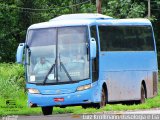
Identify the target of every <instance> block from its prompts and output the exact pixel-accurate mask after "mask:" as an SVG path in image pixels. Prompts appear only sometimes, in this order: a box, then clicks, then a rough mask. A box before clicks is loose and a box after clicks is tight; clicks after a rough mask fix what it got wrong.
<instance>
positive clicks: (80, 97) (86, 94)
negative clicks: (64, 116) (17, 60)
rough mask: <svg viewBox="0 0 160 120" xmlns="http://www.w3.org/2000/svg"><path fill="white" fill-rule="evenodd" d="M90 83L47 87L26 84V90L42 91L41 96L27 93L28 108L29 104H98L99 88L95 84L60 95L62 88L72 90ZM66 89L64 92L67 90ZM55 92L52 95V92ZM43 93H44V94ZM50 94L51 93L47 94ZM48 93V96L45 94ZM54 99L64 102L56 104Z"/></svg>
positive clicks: (87, 81)
mask: <svg viewBox="0 0 160 120" xmlns="http://www.w3.org/2000/svg"><path fill="white" fill-rule="evenodd" d="M88 83H90V80H86V81H81V82H79V83H74V84H64V85H47V86H45V87H44V86H39V85H34V84H27V88H36V89H38V90H39V91H40V92H42V91H43V94H42V93H40V94H31V93H28V106H30V104H31V103H32V104H36V105H37V106H63V105H76V104H88V103H98V102H99V101H100V92H99V86H97V82H95V83H92V87H91V88H90V89H87V90H83V91H76V90H74V91H72V92H70V93H69V92H68V93H60V92H59V91H62V90H63V89H62V88H68V89H70V90H71V89H74V88H77V86H80V85H85V84H88ZM68 89H66V90H68ZM53 90H54V91H56V90H58V91H57V93H54V94H53V92H52V91H53ZM44 91H46V92H45V93H44ZM49 91H50V92H52V94H51V93H49ZM47 92H48V94H47ZM54 98H63V99H64V101H60V102H56V101H54Z"/></svg>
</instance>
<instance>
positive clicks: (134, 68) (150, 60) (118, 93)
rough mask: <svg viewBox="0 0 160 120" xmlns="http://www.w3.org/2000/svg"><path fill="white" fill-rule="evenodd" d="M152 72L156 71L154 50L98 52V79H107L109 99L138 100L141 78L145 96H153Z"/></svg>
mask: <svg viewBox="0 0 160 120" xmlns="http://www.w3.org/2000/svg"><path fill="white" fill-rule="evenodd" d="M153 72H157V61H156V53H155V52H154V51H146V52H145V51H143V52H140V51H137V52H101V53H100V73H102V74H101V75H100V76H102V77H101V78H100V79H102V80H106V81H107V87H108V100H109V101H124V100H139V99H140V88H141V84H142V81H143V80H144V81H145V84H146V88H147V97H148V98H149V97H153V76H152V75H153Z"/></svg>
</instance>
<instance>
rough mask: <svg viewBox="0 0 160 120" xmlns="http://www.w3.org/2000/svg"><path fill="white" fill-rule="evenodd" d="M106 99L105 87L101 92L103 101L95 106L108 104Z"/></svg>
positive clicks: (100, 106) (99, 106)
mask: <svg viewBox="0 0 160 120" xmlns="http://www.w3.org/2000/svg"><path fill="white" fill-rule="evenodd" d="M106 101H107V94H106V91H105V90H104V88H103V89H102V92H101V101H100V103H97V104H95V108H97V109H99V108H102V107H104V106H106Z"/></svg>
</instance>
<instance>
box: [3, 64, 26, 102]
mask: <svg viewBox="0 0 160 120" xmlns="http://www.w3.org/2000/svg"><path fill="white" fill-rule="evenodd" d="M24 86H25V80H24V68H23V66H22V65H18V64H14V63H1V64H0V91H1V92H0V97H3V98H7V99H8V98H16V97H19V95H20V93H21V92H22V91H23V90H24Z"/></svg>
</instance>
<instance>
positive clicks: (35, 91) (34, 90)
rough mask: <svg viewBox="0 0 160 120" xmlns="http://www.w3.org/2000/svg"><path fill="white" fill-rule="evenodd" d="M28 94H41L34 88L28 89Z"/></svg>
mask: <svg viewBox="0 0 160 120" xmlns="http://www.w3.org/2000/svg"><path fill="white" fill-rule="evenodd" d="M28 92H29V93H32V94H39V93H40V92H39V90H37V89H34V88H28Z"/></svg>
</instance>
